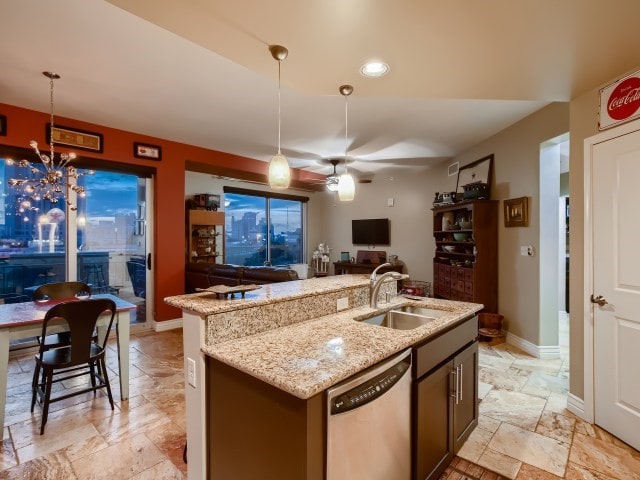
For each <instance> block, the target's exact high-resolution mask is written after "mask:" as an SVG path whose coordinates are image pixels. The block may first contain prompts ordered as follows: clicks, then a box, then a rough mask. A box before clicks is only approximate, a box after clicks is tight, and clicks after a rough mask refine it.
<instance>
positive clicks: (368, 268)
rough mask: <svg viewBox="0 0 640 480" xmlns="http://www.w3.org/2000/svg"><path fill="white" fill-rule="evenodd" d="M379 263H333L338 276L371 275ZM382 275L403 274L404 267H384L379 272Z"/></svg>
mask: <svg viewBox="0 0 640 480" xmlns="http://www.w3.org/2000/svg"><path fill="white" fill-rule="evenodd" d="M378 265H380V264H379V263H354V262H333V267H334V269H335V274H336V275H346V274H359V273H366V274H371V272H373V271H374V270H375V269H376V267H377V266H378ZM378 272H380V273H385V272H398V273H402V265H391V266H390V267H382V268H381V269H380V270H378Z"/></svg>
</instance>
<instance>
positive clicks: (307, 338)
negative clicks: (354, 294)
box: [176, 275, 483, 399]
mask: <svg viewBox="0 0 640 480" xmlns="http://www.w3.org/2000/svg"><path fill="white" fill-rule="evenodd" d="M339 277H349V276H348V275H341V276H339ZM339 277H336V278H337V279H339ZM352 277H358V276H357V275H354V276H352ZM365 278H366V277H365ZM287 283H294V282H287ZM301 283H305V282H301ZM276 285H277V284H276ZM405 304H414V305H420V306H425V307H428V308H432V309H436V310H442V311H444V312H445V313H444V314H443V315H442V316H441V317H439V318H437V319H436V320H433V321H432V322H430V323H428V324H427V325H423V326H420V327H418V328H415V329H413V330H394V329H391V328H386V327H381V326H376V325H370V324H367V323H363V322H358V321H354V319H364V318H368V317H371V316H374V315H375V314H376V313H379V312H381V311H385V310H389V309H391V308H392V307H397V306H399V305H405ZM176 306H177V305H176ZM482 307H483V306H482V305H479V304H475V303H463V302H453V301H447V300H438V299H433V298H426V299H424V300H421V301H413V300H407V299H405V298H403V297H397V298H396V299H394V301H392V303H390V304H386V305H383V306H382V308H380V309H372V308H370V307H359V308H353V309H350V310H344V311H342V312H338V313H336V314H332V315H327V316H324V317H320V318H316V319H312V320H308V321H305V322H300V323H296V324H293V325H288V326H285V327H280V328H277V329H274V330H270V331H267V332H263V333H259V334H256V335H251V336H248V337H243V338H240V339H235V340H229V341H227V342H223V343H219V344H216V345H211V346H206V347H203V349H202V350H203V352H204V353H205V354H207V355H209V356H211V357H213V358H215V359H217V360H220V361H221V362H224V363H225V364H227V365H230V366H232V367H234V368H236V369H238V370H240V371H243V372H245V373H248V374H250V375H252V376H253V377H255V378H258V379H260V380H262V381H264V382H266V383H268V384H270V385H273V386H275V387H277V388H279V389H281V390H283V391H285V392H288V393H290V394H292V395H294V396H296V397H298V398H301V399H308V398H310V397H312V396H314V395H316V394H318V393H320V392H322V391H323V390H325V389H326V388H328V387H330V386H332V385H335V384H336V383H338V382H340V381H342V380H344V379H346V378H347V377H349V376H351V375H353V374H355V373H358V372H359V371H361V370H363V369H365V368H367V367H370V366H372V365H375V364H376V363H378V362H379V361H381V360H383V359H385V358H387V357H389V356H391V355H393V354H394V353H396V352H399V351H401V350H403V349H405V348H408V347H410V346H412V345H414V344H416V343H419V342H421V341H423V340H425V339H427V338H428V337H430V336H431V335H433V334H435V333H437V332H439V331H441V330H443V329H447V328H448V327H450V326H452V325H454V324H455V323H457V322H458V321H460V320H462V319H464V318H467V317H469V316H470V315H473V314H475V313H477V312H478V311H479V310H481V309H482Z"/></svg>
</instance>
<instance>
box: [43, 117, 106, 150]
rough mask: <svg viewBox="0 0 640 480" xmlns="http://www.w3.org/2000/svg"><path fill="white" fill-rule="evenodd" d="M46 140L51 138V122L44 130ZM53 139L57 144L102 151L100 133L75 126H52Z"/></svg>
mask: <svg viewBox="0 0 640 480" xmlns="http://www.w3.org/2000/svg"><path fill="white" fill-rule="evenodd" d="M45 134H46V136H45V138H46V141H47V143H49V139H50V138H51V134H52V132H51V124H50V123H47V128H46V132H45ZM53 141H54V143H55V144H57V145H66V146H68V147H73V148H78V149H80V150H89V151H91V152H98V153H102V147H103V145H102V134H101V133H95V132H88V131H86V130H79V129H77V128H70V127H63V126H60V125H54V126H53Z"/></svg>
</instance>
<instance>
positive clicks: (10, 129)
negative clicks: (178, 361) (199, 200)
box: [0, 103, 301, 322]
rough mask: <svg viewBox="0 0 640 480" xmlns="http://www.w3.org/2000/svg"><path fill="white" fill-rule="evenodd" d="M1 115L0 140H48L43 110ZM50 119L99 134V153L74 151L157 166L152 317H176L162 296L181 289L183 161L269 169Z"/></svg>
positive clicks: (11, 109)
mask: <svg viewBox="0 0 640 480" xmlns="http://www.w3.org/2000/svg"><path fill="white" fill-rule="evenodd" d="M0 114H2V115H5V116H6V117H7V136H0V144H3V145H9V146H13V147H23V148H29V141H31V140H36V141H37V142H38V143H39V144H40V145H42V146H44V145H46V144H47V142H46V141H45V138H44V137H45V125H46V124H47V123H48V122H49V115H48V114H46V113H41V112H36V111H33V110H27V109H24V108H20V107H15V106H11V105H6V104H2V103H0ZM55 123H56V124H57V125H63V126H66V127H75V128H79V129H82V130H88V131H91V132H96V133H101V134H102V135H103V145H104V147H103V153H93V152H89V151H84V150H82V151H79V150H75V151H76V153H78V154H79V155H82V156H83V157H89V158H100V159H104V160H112V161H114V162H119V163H126V164H135V165H144V166H151V167H155V168H156V179H155V180H156V182H155V199H154V210H155V231H154V232H153V234H154V242H155V253H154V258H153V259H152V261H153V265H154V269H153V271H154V283H155V297H154V298H155V302H154V303H155V305H154V310H155V320H156V321H159V322H160V321H163V320H171V319H176V318H180V317H181V312H180V310H179V309H176V308H174V307H170V306H168V305H166V304H165V303H164V301H163V299H164V298H165V297H168V296H172V295H180V294H183V293H184V269H185V258H184V250H185V236H184V228H183V225H184V224H185V190H184V179H185V162H186V161H187V160H190V161H194V162H198V163H203V164H207V165H212V166H221V167H226V168H234V169H237V170H243V171H248V172H254V173H260V174H265V175H266V173H267V170H268V166H267V163H265V162H261V161H259V160H254V159H250V158H245V157H240V156H237V155H231V154H228V153H223V152H218V151H215V150H207V149H205V148H199V147H194V146H191V145H186V144H182V143H178V142H172V141H168V140H163V139H160V138H155V137H149V136H145V135H139V134H136V133H132V132H126V131H124V130H117V129H114V128H108V127H104V126H100V125H94V124H91V123H87V122H82V121H78V120H73V119H69V118H64V117H58V116H56V119H55ZM133 142H142V143H150V144H152V145H159V146H161V147H162V160H161V161H153V160H143V159H138V158H135V157H134V156H133ZM69 150H72V149H66V148H64V147H62V146H58V145H56V151H69ZM299 173H301V172H299Z"/></svg>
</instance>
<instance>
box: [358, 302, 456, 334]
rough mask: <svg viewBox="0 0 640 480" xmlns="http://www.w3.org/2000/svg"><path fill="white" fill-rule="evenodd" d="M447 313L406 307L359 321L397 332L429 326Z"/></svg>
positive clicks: (410, 306) (411, 306)
mask: <svg viewBox="0 0 640 480" xmlns="http://www.w3.org/2000/svg"><path fill="white" fill-rule="evenodd" d="M447 313H449V312H447V311H444V310H436V309H433V308H426V307H417V306H414V305H404V306H401V307H397V308H394V309H392V310H389V311H388V312H384V313H381V314H379V315H375V316H373V317H369V318H365V319H363V320H358V321H360V322H363V323H369V324H371V325H377V326H380V327H387V328H393V329H395V330H413V329H414V328H418V327H421V326H423V325H427V324H428V323H430V322H433V321H434V320H436V319H438V318H440V317H441V316H443V315H446V314H447Z"/></svg>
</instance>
